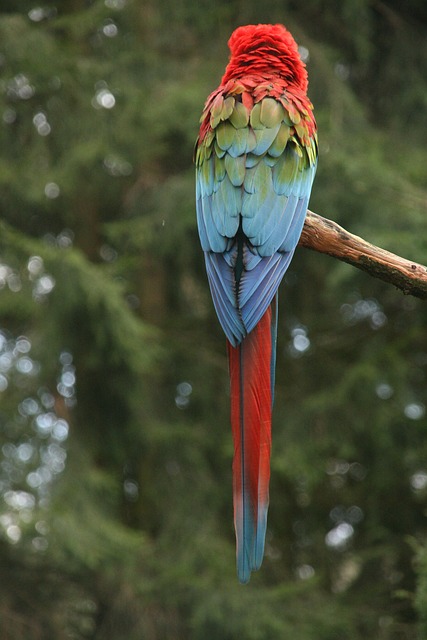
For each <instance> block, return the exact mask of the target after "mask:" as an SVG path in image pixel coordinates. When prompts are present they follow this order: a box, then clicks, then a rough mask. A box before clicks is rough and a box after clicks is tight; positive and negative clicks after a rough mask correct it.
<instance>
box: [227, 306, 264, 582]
mask: <svg viewBox="0 0 427 640" xmlns="http://www.w3.org/2000/svg"><path fill="white" fill-rule="evenodd" d="M272 306H275V303H274V304H273V305H271V306H270V307H269V308H268V309H267V311H266V313H265V314H264V316H263V317H262V319H261V320H260V322H259V323H258V324H257V325H256V327H255V329H253V331H251V333H249V334H248V335H247V336H246V338H245V339H244V340H243V341H242V343H241V344H239V345H238V346H237V347H233V346H232V345H231V344H230V342H228V341H227V350H228V359H229V370H230V388H231V427H232V432H233V440H234V459H233V502H234V525H235V528H236V533H237V536H236V537H237V561H238V572H239V577H240V580H241V582H247V581H248V580H249V577H250V573H251V571H253V570H256V569H259V567H260V565H261V562H262V557H263V554H264V539H265V530H266V525H267V509H268V502H269V493H268V485H269V481H270V452H271V413H272V400H273V398H272V393H273V391H272V386H273V380H272V376H274V373H273V370H274V362H272V360H274V351H275V344H274V343H275V332H273V335H272V325H274V324H275V321H274V320H273V315H274V312H273V309H272ZM240 547H242V548H240Z"/></svg>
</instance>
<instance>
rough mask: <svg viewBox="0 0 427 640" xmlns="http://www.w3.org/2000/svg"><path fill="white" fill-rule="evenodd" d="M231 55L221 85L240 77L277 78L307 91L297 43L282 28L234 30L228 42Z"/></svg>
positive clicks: (277, 25) (255, 27)
mask: <svg viewBox="0 0 427 640" xmlns="http://www.w3.org/2000/svg"><path fill="white" fill-rule="evenodd" d="M228 46H229V47H230V51H231V55H230V62H229V63H228V65H227V68H226V70H225V74H224V76H223V78H222V81H221V84H225V83H226V82H227V81H228V80H231V79H232V78H238V77H240V76H242V75H245V76H247V75H251V74H253V75H257V76H262V77H264V78H265V77H267V78H271V77H272V76H280V78H282V79H283V80H286V82H287V83H289V84H290V85H294V86H297V87H299V88H300V89H301V90H302V91H303V92H304V93H305V92H306V91H307V85H308V80H307V71H306V69H305V64H304V63H303V62H302V60H301V58H300V56H299V53H298V47H297V43H296V42H295V40H294V39H293V37H292V36H291V34H290V33H289V31H288V30H287V29H285V27H284V26H283V25H281V24H274V25H272V24H257V25H252V24H250V25H247V26H245V27H239V28H238V29H236V30H235V31H234V32H233V33H232V35H231V38H230V39H229V41H228Z"/></svg>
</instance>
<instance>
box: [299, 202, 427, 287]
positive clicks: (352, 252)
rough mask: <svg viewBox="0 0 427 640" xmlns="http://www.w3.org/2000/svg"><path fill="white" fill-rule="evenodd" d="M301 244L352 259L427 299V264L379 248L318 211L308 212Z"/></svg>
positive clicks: (363, 269)
mask: <svg viewBox="0 0 427 640" xmlns="http://www.w3.org/2000/svg"><path fill="white" fill-rule="evenodd" d="M299 244H300V246H302V247H306V248H307V249H313V250H314V251H319V252H320V253H326V254H328V255H329V256H332V257H333V258H338V259H339V260H343V261H344V262H348V263H349V264H351V265H353V266H354V267H357V268H358V269H362V271H366V272H367V273H369V275H371V276H373V277H374V278H380V279H381V280H384V281H385V282H389V283H390V284H393V285H394V286H396V287H398V288H399V289H401V290H402V291H403V293H406V294H410V295H413V296H416V297H417V298H423V299H427V267H425V266H424V265H422V264H417V263H416V262H412V261H411V260H406V259H405V258H401V257H400V256H397V255H395V254H394V253H390V251H386V250H385V249H381V248H380V247H376V246H375V245H373V244H370V243H369V242H366V240H363V238H359V237H358V236H355V235H353V234H352V233H349V232H348V231H346V230H345V229H343V228H342V227H340V226H339V225H338V224H336V222H332V220H328V219H327V218H323V217H322V216H319V215H318V214H317V213H313V212H312V211H307V217H306V220H305V224H304V228H303V230H302V234H301V238H300V241H299Z"/></svg>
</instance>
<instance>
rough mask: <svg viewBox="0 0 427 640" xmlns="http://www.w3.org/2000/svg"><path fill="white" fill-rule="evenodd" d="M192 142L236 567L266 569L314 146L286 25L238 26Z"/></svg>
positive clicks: (302, 77) (244, 572) (302, 70)
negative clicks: (282, 315)
mask: <svg viewBox="0 0 427 640" xmlns="http://www.w3.org/2000/svg"><path fill="white" fill-rule="evenodd" d="M228 46H229V49H230V57H229V61H228V64H227V66H226V69H225V72H224V75H223V77H222V79H221V83H220V85H219V87H218V88H217V89H216V90H215V91H213V93H211V94H210V95H209V97H208V98H207V100H206V103H205V106H204V109H203V112H202V116H201V118H200V123H201V124H200V130H199V134H198V138H197V141H196V144H195V152H194V162H195V167H196V216H197V227H198V235H199V239H200V243H201V248H202V250H203V252H204V258H205V265H206V272H207V278H208V282H209V287H210V292H211V297H212V300H213V305H214V308H215V311H216V314H217V316H218V320H219V322H220V324H221V327H222V329H223V331H224V333H225V336H226V348H227V354H228V363H229V375H230V403H231V427H232V434H233V442H234V456H233V464H232V475H233V505H234V528H235V535H236V564H237V576H238V579H239V581H240V582H241V583H243V584H245V583H247V582H249V579H250V576H251V572H252V571H255V570H257V569H259V568H260V566H261V563H262V560H263V556H264V546H265V536H266V529H267V511H268V506H269V482H270V454H271V422H272V408H273V400H274V378H275V365H276V342H277V322H278V315H277V310H278V306H277V305H278V293H277V292H278V287H279V284H280V282H281V280H282V278H283V276H284V274H285V273H286V270H287V269H288V267H289V264H290V262H291V259H292V256H293V254H294V251H295V248H296V246H297V244H298V241H299V238H300V234H301V231H302V228H303V225H304V220H305V217H306V212H307V206H308V201H309V197H310V193H311V188H312V184H313V180H314V176H315V173H316V167H317V156H318V144H317V125H316V121H315V119H314V115H313V105H312V104H311V102H310V100H309V98H308V97H307V87H308V74H307V70H306V65H305V63H304V62H303V61H302V59H301V57H300V55H299V51H298V46H297V44H296V41H295V40H294V38H293V36H292V35H291V33H290V32H289V31H288V30H287V29H286V27H284V26H283V25H281V24H274V25H272V24H257V25H246V26H240V27H238V28H237V29H235V31H234V32H233V33H232V34H231V37H230V39H229V41H228Z"/></svg>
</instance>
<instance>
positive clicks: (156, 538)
mask: <svg viewBox="0 0 427 640" xmlns="http://www.w3.org/2000/svg"><path fill="white" fill-rule="evenodd" d="M426 7H427V5H426V3H425V2H424V1H422V0H419V1H416V0H408V1H407V2H404V3H402V2H397V1H394V0H385V1H384V2H382V1H374V0H370V1H369V0H332V1H331V0H328V1H326V0H323V1H321V0H306V1H305V2H293V1H291V0H288V1H286V0H265V1H264V2H263V3H261V2H259V0H256V1H255V0H244V1H242V0H229V1H226V0H216V1H215V2H212V0H209V1H208V0H200V1H199V2H195V1H194V0H177V1H173V0H163V1H161V0H145V1H143V2H142V1H141V2H138V1H136V0H133V1H132V0H96V1H93V2H89V1H87V2H84V1H82V0H74V1H72V0H68V1H67V0H63V1H62V2H59V1H58V2H48V1H47V2H43V3H42V4H40V5H38V4H33V3H29V2H23V1H19V0H13V1H12V0H10V1H9V2H6V1H5V0H3V1H2V2H1V5H0V12H1V13H0V73H1V76H0V119H1V123H0V137H1V138H0V143H1V144H0V208H1V209H0V216H1V221H0V636H1V638H2V639H3V640H9V639H13V640H21V639H22V640H39V639H40V640H62V639H68V638H72V639H75V640H82V639H89V638H90V639H93V640H104V639H105V640H107V639H108V640H142V639H147V640H154V639H155V640H157V639H163V638H166V639H171V640H175V639H183V640H184V639H185V640H216V639H218V640H219V639H221V640H228V639H239V640H240V639H245V640H259V639H262V640H268V639H276V638H277V639H278V638H295V639H296V640H342V639H346V640H347V639H348V640H362V639H365V638H369V639H378V640H406V639H409V640H413V639H415V638H420V639H423V638H426V637H427V552H426V547H425V544H426V533H427V522H426V505H427V457H426V456H427V418H426V404H427V394H426V374H427V330H426V322H427V308H426V305H425V303H423V302H421V301H420V300H417V299H415V298H412V297H409V296H404V295H403V294H402V293H401V292H400V291H397V290H395V289H394V288H393V287H392V286H390V285H387V284H384V283H382V282H380V281H378V280H375V279H373V278H370V277H369V276H368V275H367V274H364V273H361V272H359V271H357V270H356V269H353V268H351V267H349V266H348V265H345V264H343V263H340V262H338V261H336V260H333V259H331V258H328V257H326V256H324V255H320V254H316V253H314V252H310V251H307V250H304V249H300V250H299V251H298V252H297V255H296V257H295V259H294V261H293V263H292V266H291V268H290V270H289V272H288V274H287V275H286V278H285V282H284V283H283V285H282V287H281V308H280V318H279V344H278V361H277V388H276V405H275V412H274V425H273V454H272V463H271V464H272V480H271V507H270V514H269V527H268V534H267V547H266V557H265V560H264V563H263V566H262V568H261V570H260V572H259V573H257V574H255V575H253V577H252V580H251V583H250V584H249V585H248V586H246V587H242V586H240V585H239V584H238V582H237V579H236V576H235V543H234V532H233V524H232V499H231V458H232V443H231V434H230V428H229V416H228V411H229V392H228V374H227V364H226V357H225V344H224V343H225V341H224V337H223V335H222V334H221V330H220V328H219V325H218V323H217V320H216V318H215V316H214V312H213V308H212V304H211V301H210V296H209V291H208V286H207V282H206V276H205V273H204V266H203V257H202V254H201V251H200V248H199V242H198V237H197V231H196V226H195V207H194V195H193V193H194V169H193V166H192V163H191V157H192V149H193V144H194V140H195V138H196V135H197V129H198V119H199V116H200V113H201V110H202V107H203V103H204V100H205V98H206V96H207V95H208V93H210V92H211V91H212V90H213V89H214V88H215V87H216V86H217V84H218V82H219V80H220V78H221V76H222V73H223V69H224V67H225V64H226V62H227V58H228V49H227V44H226V43H227V40H228V37H229V35H230V33H231V32H232V30H233V29H234V28H235V27H237V26H238V25H241V24H246V23H257V22H282V23H284V24H285V25H286V26H287V27H288V28H289V29H290V30H291V31H292V33H293V34H294V36H295V38H296V39H297V41H298V43H299V45H300V46H301V47H302V49H301V51H302V53H303V55H304V57H305V58H307V65H308V71H309V77H310V87H309V95H310V98H311V100H312V101H313V103H314V105H315V114H316V117H317V121H318V125H319V140H320V158H319V169H318V173H317V177H316V181H315V185H314V190H313V196H312V200H311V205H310V208H311V209H312V210H314V211H316V212H317V213H319V214H321V215H323V216H326V217H328V218H331V219H334V220H336V221H338V222H339V223H340V224H342V225H343V226H345V227H346V228H348V229H349V230H350V231H352V232H353V233H356V234H359V235H361V236H363V237H364V238H366V239H367V240H369V241H371V242H373V243H375V244H378V245H380V246H382V247H384V248H387V249H389V250H391V251H394V252H396V253H398V254H399V255H402V256H405V257H407V258H410V259H413V260H414V261H417V262H421V263H423V262H425V261H426V258H425V256H426V248H427V240H426V237H427V234H426V231H427V229H426V227H427V223H426V212H427V204H426V203H427V193H426V174H427V170H426V167H427V150H426V142H427V134H426V122H427V117H426V114H427V74H426V68H427V9H426Z"/></svg>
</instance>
